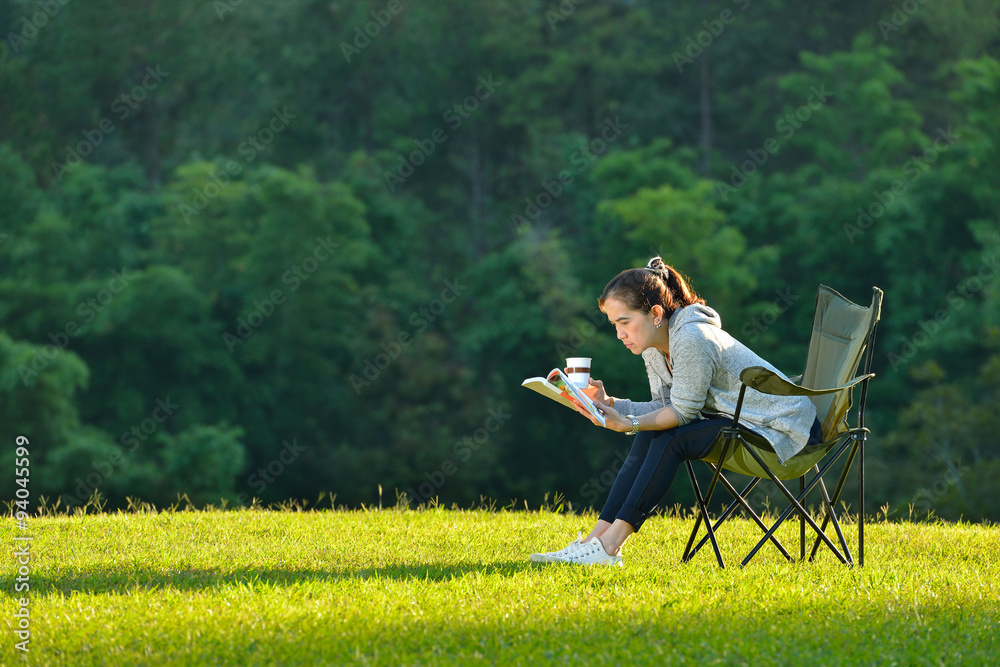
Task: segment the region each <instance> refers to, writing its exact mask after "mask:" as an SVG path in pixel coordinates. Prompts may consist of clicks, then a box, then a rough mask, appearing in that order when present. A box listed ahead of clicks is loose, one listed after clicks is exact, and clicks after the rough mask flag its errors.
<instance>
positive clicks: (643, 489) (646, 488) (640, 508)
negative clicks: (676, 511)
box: [600, 418, 822, 532]
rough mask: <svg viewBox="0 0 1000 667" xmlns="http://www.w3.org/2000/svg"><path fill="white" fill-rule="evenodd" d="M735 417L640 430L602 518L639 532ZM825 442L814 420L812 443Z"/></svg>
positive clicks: (697, 420)
mask: <svg viewBox="0 0 1000 667" xmlns="http://www.w3.org/2000/svg"><path fill="white" fill-rule="evenodd" d="M732 423H733V421H732V419H723V418H715V419H696V420H694V421H692V422H688V423H687V424H684V425H683V426H678V427H676V428H672V429H670V430H667V431H640V432H639V433H638V434H637V435H636V436H635V440H634V441H633V442H632V449H631V451H629V453H628V458H626V459H625V463H623V464H622V467H621V470H619V471H618V477H616V478H615V483H614V484H613V485H612V487H611V492H610V493H609V494H608V500H607V502H606V503H604V509H602V510H601V516H600V518H601V519H603V520H604V521H607V522H608V523H613V522H614V520H615V519H621V520H623V521H626V522H627V523H628V524H629V525H631V526H632V528H633V529H635V531H636V532H638V531H639V528H640V527H642V524H643V522H644V521H645V520H646V519H647V518H648V517H649V515H650V514H652V513H653V510H655V509H656V505H657V503H659V502H660V501H661V500H662V499H663V496H665V495H667V491H669V490H670V485H671V484H673V482H674V477H676V476H677V468H679V467H680V465H681V462H682V461H694V460H697V459H700V458H702V457H704V456H705V455H706V454H708V452H709V451H710V450H711V449H712V443H713V442H715V438H716V436H718V435H719V431H720V430H722V429H723V428H724V427H726V426H730V425H731V424H732ZM818 442H822V435H821V433H820V423H819V420H815V421H814V422H813V428H812V432H811V433H810V437H809V444H814V443H818Z"/></svg>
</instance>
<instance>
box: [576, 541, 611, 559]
mask: <svg viewBox="0 0 1000 667" xmlns="http://www.w3.org/2000/svg"><path fill="white" fill-rule="evenodd" d="M598 550H600V551H604V547H603V546H601V544H600V542H598V543H597V544H591V543H590V542H588V543H586V544H584V545H583V546H582V547H581V548H580V550H579V551H577V552H576V553H575V554H573V555H572V556H570V558H572V559H580V558H586V557H587V556H591V555H593V554H595V553H597V551H598ZM605 553H607V552H605Z"/></svg>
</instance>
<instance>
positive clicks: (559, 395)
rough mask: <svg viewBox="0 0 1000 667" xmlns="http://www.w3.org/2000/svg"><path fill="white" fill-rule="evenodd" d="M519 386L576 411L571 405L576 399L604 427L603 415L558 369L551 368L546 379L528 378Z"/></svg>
mask: <svg viewBox="0 0 1000 667" xmlns="http://www.w3.org/2000/svg"><path fill="white" fill-rule="evenodd" d="M521 386H522V387H527V388H528V389H531V390H533V391H537V392H538V393H539V394H541V395H542V396H545V397H546V398H551V399H552V400H553V401H555V402H556V403H562V404H563V405H565V406H566V407H567V408H570V409H572V410H576V406H574V405H573V399H576V400H577V401H579V403H580V405H582V406H583V408H584V409H585V410H586V411H587V412H589V413H590V414H592V415H594V417H596V418H597V421H599V422H600V423H601V426H604V425H605V421H604V413H603V412H601V410H600V409H599V408H598V407H597V406H596V405H594V402H593V401H592V400H590V397H589V396H587V395H586V394H585V393H583V392H582V391H580V388H579V387H577V386H576V385H575V384H573V383H572V382H570V380H569V378H568V377H566V374H565V373H563V372H562V371H561V370H560V369H558V368H553V369H552V372H551V373H549V374H548V375H547V376H546V377H543V378H542V377H537V378H528V379H527V380H525V381H524V382H522V383H521Z"/></svg>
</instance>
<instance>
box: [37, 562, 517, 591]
mask: <svg viewBox="0 0 1000 667" xmlns="http://www.w3.org/2000/svg"><path fill="white" fill-rule="evenodd" d="M536 567H537V566H534V565H532V564H531V563H529V562H525V561H500V562H490V563H483V562H478V563H457V564H454V563H450V564H445V563H400V564H398V565H391V566H385V567H353V568H342V569H338V568H331V569H329V570H325V569H318V568H316V569H312V568H299V569H296V568H280V567H277V568H269V567H245V568H234V569H231V570H227V569H225V568H219V569H217V570H213V569H199V568H183V567H182V568H143V567H127V566H114V567H109V568H103V569H101V570H90V571H86V572H78V573H73V574H68V575H58V574H54V575H53V574H46V573H44V572H39V573H32V576H31V589H32V591H33V592H35V591H37V592H38V593H40V594H45V593H49V592H56V591H58V592H60V593H63V594H70V593H74V592H75V593H94V594H105V593H126V592H128V591H130V590H135V589H136V588H141V589H148V590H157V589H174V590H178V591H190V590H203V589H208V588H221V587H226V586H234V585H245V584H250V585H253V586H258V585H259V586H294V585H296V584H302V583H305V582H324V581H331V582H332V581H344V580H357V581H365V580H368V579H376V580H378V579H394V580H401V581H407V580H419V581H450V580H452V579H461V578H462V577H464V576H466V575H469V574H486V575H491V574H499V575H501V576H510V575H514V574H517V573H519V572H523V571H525V570H529V569H533V568H536Z"/></svg>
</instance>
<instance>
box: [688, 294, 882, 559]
mask: <svg viewBox="0 0 1000 667" xmlns="http://www.w3.org/2000/svg"><path fill="white" fill-rule="evenodd" d="M872 292H873V294H872V303H871V305H870V306H868V307H867V308H865V307H862V306H858V305H856V304H854V303H851V302H850V301H848V300H847V299H845V298H844V297H843V296H841V295H840V294H838V293H837V292H836V291H834V290H832V289H830V288H829V287H827V286H825V285H820V287H819V290H818V293H817V295H816V314H815V317H814V319H813V329H812V336H811V338H810V340H809V354H808V356H807V358H806V364H805V369H804V371H803V374H802V375H801V376H799V377H797V378H793V380H797V381H800V382H801V384H799V385H797V384H794V383H793V382H789V381H787V380H785V379H783V378H782V377H781V376H779V375H777V374H775V373H774V372H772V371H769V370H767V369H766V368H763V367H760V366H753V367H750V368H746V369H744V370H743V372H742V373H741V374H740V380H741V381H742V382H743V386H742V387H741V388H740V396H739V401H738V402H737V405H736V414H735V415H734V416H733V423H732V426H729V427H726V428H724V429H723V430H722V431H721V432H720V433H719V436H718V438H717V439H716V441H715V444H714V445H713V446H712V449H711V450H710V451H709V453H708V454H707V455H706V456H705V457H704V458H703V459H702V460H703V461H704V462H705V463H706V464H707V465H708V467H709V468H711V469H712V471H713V474H712V480H711V482H710V483H709V485H708V487H707V493H705V494H704V495H702V493H701V489H700V488H699V486H698V480H697V479H696V477H695V474H694V467H693V466H692V464H691V462H690V461H688V462H686V463H687V470H688V476H689V477H690V478H691V486H692V487H693V488H694V492H695V496H696V497H697V500H698V510H699V511H698V516H697V520H696V521H695V526H694V529H693V530H692V531H691V537H690V539H689V540H688V543H687V546H686V547H685V549H684V555H683V557H682V560H683V561H688V560H690V559H691V558H693V557H694V555H695V554H696V553H697V552H698V550H699V549H701V547H702V546H704V544H705V542H706V540H711V542H712V548H713V549H714V550H715V557H716V558H717V559H718V561H719V567H725V563H724V562H723V560H722V554H721V553H720V551H719V544H718V542H717V541H716V531H717V530H718V529H719V527H720V526H721V525H722V523H723V522H725V521H726V520H727V519H729V518H732V517H733V516H734V515H735V513H736V512H738V511H739V510H740V509H742V510H743V511H744V512H745V513H746V514H747V516H749V517H750V518H751V519H753V521H754V522H755V523H756V524H757V526H759V527H760V529H761V530H762V531H763V532H764V536H763V537H762V538H761V539H760V541H759V542H758V543H757V545H756V546H755V547H754V548H753V549H752V550H751V551H750V553H749V554H747V556H746V558H744V559H743V563H742V565H741V566H746V564H747V563H749V562H750V559H751V558H753V557H754V556H755V555H756V554H757V552H758V551H759V550H760V548H761V547H762V546H764V544H765V543H767V542H771V543H772V544H773V545H774V546H775V547H776V548H777V549H778V550H779V551H780V552H781V554H782V555H783V556H785V558H787V559H788V560H790V561H792V560H794V558H792V556H791V555H790V554H789V553H788V551H787V550H786V549H785V547H784V546H782V544H781V542H780V541H778V538H777V536H776V535H775V533H776V531H777V530H778V528H779V527H780V526H781V524H782V523H783V522H784V521H785V519H787V518H788V517H789V516H790V515H791V514H792V512H796V513H797V514H798V515H799V538H800V543H801V544H800V547H799V558H800V559H804V558H805V550H806V529H805V526H806V523H808V524H809V525H810V527H811V528H812V529H813V530H814V531H815V533H816V540H815V542H814V543H813V546H812V551H811V553H810V556H809V558H810V560H812V559H813V558H814V557H815V556H816V551H817V549H818V548H819V545H820V542H822V543H823V544H825V545H826V546H827V547H828V548H829V549H830V550H831V551H832V552H833V553H834V555H835V556H837V558H838V559H839V560H840V561H841V562H842V563H845V564H850V565H854V559H853V558H852V556H851V552H850V549H849V548H848V546H847V540H845V539H844V533H843V531H842V530H841V527H840V521H839V520H838V519H837V513H836V511H835V510H834V507H835V506H836V504H837V501H838V500H839V499H840V494H841V492H842V491H843V489H844V483H845V481H846V480H847V476H848V473H849V472H850V469H851V466H852V464H853V463H854V459H855V458H857V459H858V461H857V464H858V508H857V512H858V565H859V566H863V565H864V563H865V523H864V521H865V515H864V507H865V484H864V482H865V459H864V444H865V440H866V438H867V436H868V433H869V430H868V429H867V428H865V399H866V398H867V394H868V381H869V380H870V379H871V378H872V377H874V373H871V364H872V351H873V349H874V343H875V330H876V328H877V326H878V321H879V314H880V311H881V307H882V290H880V289H879V288H877V287H875V288H873V289H872ZM866 349H867V356H866V357H865V362H864V371H863V373H861V374H860V375H858V376H857V377H852V376H853V375H854V373H855V371H856V369H857V368H858V365H859V364H860V362H861V360H862V357H863V356H865V350H866ZM858 384H860V385H861V398H860V401H859V403H858V414H857V424H856V425H855V426H853V427H852V426H851V425H850V424H849V423H848V419H847V413H848V411H849V410H850V408H851V397H852V394H853V388H854V387H855V385H858ZM748 388H749V389H750V390H751V391H761V392H764V393H767V394H772V395H780V396H808V397H809V398H810V400H812V402H813V404H814V405H815V406H816V414H817V416H818V417H819V418H820V420H821V421H822V426H823V442H822V443H821V444H817V445H808V446H806V448H805V449H803V450H802V451H800V452H799V453H798V454H796V455H795V456H794V457H792V458H791V459H790V460H788V461H786V462H785V465H782V464H781V462H779V460H778V457H777V456H776V455H775V453H774V450H773V448H772V447H771V445H770V444H769V443H768V442H767V440H766V439H764V438H763V437H761V436H759V435H757V434H756V433H753V432H751V431H749V430H748V429H746V428H743V427H741V426H740V425H739V417H740V409H741V408H742V405H743V397H744V395H745V394H746V391H747V389H748ZM848 450H849V454H848V457H847V462H846V464H845V465H844V468H843V470H842V472H841V474H840V478H839V480H838V482H837V486H836V488H835V490H834V492H833V495H832V496H831V495H830V494H829V493H828V492H827V488H826V484H824V482H823V475H825V474H826V473H827V471H828V470H830V467H831V466H832V465H833V464H834V463H836V461H837V460H838V459H840V457H841V456H842V455H843V454H844V453H845V451H848ZM821 463H822V468H820V464H821ZM723 469H725V470H730V471H732V472H736V473H739V474H742V475H747V476H749V477H752V478H753V479H752V480H751V481H750V483H749V484H748V485H747V486H746V488H744V489H743V491H742V492H740V491H737V490H736V487H734V486H733V485H732V484H731V483H730V481H729V480H728V479H726V477H725V475H724V474H723V472H722V471H723ZM810 471H814V472H815V475H814V476H813V477H812V479H811V480H809V482H808V483H807V482H806V475H807V473H809V472H810ZM796 478H798V480H799V493H798V495H793V494H792V492H791V491H789V490H788V487H786V486H785V485H784V484H783V483H782V480H792V479H796ZM762 479H770V480H771V481H772V482H774V483H775V485H777V487H778V489H779V490H780V491H781V493H782V494H783V495H784V496H785V497H786V498H787V499H788V500H789V502H790V503H791V504H790V505H789V506H788V508H787V509H785V511H784V512H782V513H781V515H779V516H778V519H777V520H776V521H775V523H774V524H773V525H772V526H771V527H770V528H768V527H767V526H766V525H765V524H764V521H763V519H762V518H761V517H760V516H759V515H758V514H757V513H756V512H755V511H754V510H753V509H752V508H751V507H750V505H749V504H748V503H747V497H748V494H749V493H750V492H751V491H753V489H754V488H755V487H756V486H757V484H758V483H759V482H760V481H761V480H762ZM720 482H721V483H722V485H723V486H724V487H725V488H726V489H727V490H728V491H729V492H730V494H732V495H733V497H734V500H733V502H732V503H731V504H730V505H729V506H728V507H727V508H726V510H725V511H724V512H723V513H722V515H721V516H720V517H719V518H718V519H717V520H716V522H715V524H714V525H713V523H712V521H711V519H710V517H709V514H708V504H709V502H710V501H711V499H712V494H713V493H714V491H715V488H716V485H717V484H718V483H720ZM816 486H819V488H820V491H821V493H822V500H823V502H822V506H823V509H824V510H825V515H826V516H825V517H824V519H823V525H822V527H820V526H819V525H817V524H816V522H815V521H814V520H813V518H812V517H811V516H810V515H809V512H808V511H806V509H805V506H804V503H805V499H806V496H807V495H808V494H809V492H810V491H812V490H813V489H814V488H815V487H816ZM702 521H704V522H705V528H706V532H707V534H706V535H705V536H704V537H703V538H702V539H701V541H700V542H699V543H698V544H697V546H694V547H693V548H692V545H693V544H694V541H695V538H696V537H697V536H698V531H699V529H700V527H701V523H702ZM831 523H832V524H833V528H834V530H835V532H836V537H837V540H838V542H839V546H840V549H838V548H837V545H835V544H834V543H833V540H831V539H830V537H829V536H828V535H827V534H826V530H827V526H828V524H831Z"/></svg>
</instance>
